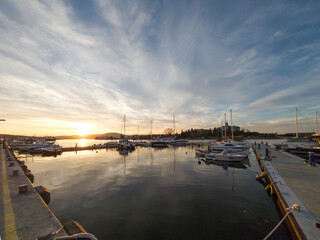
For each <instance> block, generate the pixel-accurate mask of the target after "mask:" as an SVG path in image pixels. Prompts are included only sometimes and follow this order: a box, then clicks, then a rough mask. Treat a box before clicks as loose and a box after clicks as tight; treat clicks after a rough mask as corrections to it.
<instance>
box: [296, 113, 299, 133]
mask: <svg viewBox="0 0 320 240" xmlns="http://www.w3.org/2000/svg"><path fill="white" fill-rule="evenodd" d="M296 138H299V135H298V114H297V107H296Z"/></svg>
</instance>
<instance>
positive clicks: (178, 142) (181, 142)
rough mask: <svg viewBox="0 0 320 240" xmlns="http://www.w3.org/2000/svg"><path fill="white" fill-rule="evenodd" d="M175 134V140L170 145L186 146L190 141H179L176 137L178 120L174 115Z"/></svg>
mask: <svg viewBox="0 0 320 240" xmlns="http://www.w3.org/2000/svg"><path fill="white" fill-rule="evenodd" d="M173 133H174V135H175V136H174V138H173V139H172V140H171V141H170V142H169V144H170V145H174V146H186V145H187V143H188V140H185V139H178V138H177V136H176V119H175V117H174V114H173Z"/></svg>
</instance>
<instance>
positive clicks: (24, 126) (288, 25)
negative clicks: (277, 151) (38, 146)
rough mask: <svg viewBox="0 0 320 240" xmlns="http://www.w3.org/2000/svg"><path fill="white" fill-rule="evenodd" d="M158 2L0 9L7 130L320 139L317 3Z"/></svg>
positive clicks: (1, 105) (9, 4) (6, 5)
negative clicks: (245, 133) (315, 134)
mask: <svg viewBox="0 0 320 240" xmlns="http://www.w3.org/2000/svg"><path fill="white" fill-rule="evenodd" d="M160 2H161V1H160ZM160 2H158V1H140V0H138V1H0V35H1V38H0V49H1V50H0V56H1V57H0V82H1V86H0V96H1V99H0V109H1V111H0V118H4V119H6V121H5V122H1V124H0V133H8V134H17V135H20V134H28V135H55V136H58V135H74V134H77V135H81V136H84V135H87V134H98V133H106V132H118V133H120V132H121V129H122V124H123V116H124V114H126V116H127V126H126V133H127V134H135V133H136V132H137V126H138V125H139V126H140V134H147V133H148V132H149V131H150V121H151V119H153V126H152V127H153V130H152V131H153V133H162V132H163V131H164V130H165V129H166V128H170V127H172V114H175V115H176V123H177V124H176V126H177V127H178V128H179V129H185V130H186V129H188V128H214V127H219V126H220V124H221V120H223V116H224V113H226V112H229V109H232V110H233V123H234V124H236V125H238V126H241V127H244V128H246V129H249V130H254V131H262V132H264V131H266V132H270V131H271V132H279V133H285V132H294V131H295V110H294V108H295V107H298V116H299V120H300V121H299V131H302V132H310V131H313V130H314V115H315V111H318V112H319V111H320V110H319V108H320V105H319V102H320V94H319V91H320V81H319V76H320V72H319V69H320V68H319V59H320V52H319V48H320V44H319V41H318V39H319V37H318V35H319V33H318V31H317V26H319V25H320V15H319V11H320V7H319V4H317V3H312V2H309V3H308V2H304V1H297V2H292V1H283V2H282V3H281V4H278V5H277V4H276V3H273V2H270V1H252V2H251V3H250V4H243V3H241V2H235V3H232V4H231V3H230V4H226V5H225V4H224V3H223V1H221V2H219V1H191V2H190V3H188V4H187V3H186V2H184V1H168V2H167V3H166V4H164V3H163V4H160ZM177 9H179V11H177ZM239 9H241V11H239ZM288 9H290V11H289V10H288ZM9 10H10V11H9ZM283 13H285V14H283ZM26 99H27V101H26ZM53 113H54V114H53ZM227 121H228V122H230V116H229V115H228V116H227ZM79 122H80V123H81V124H82V123H83V124H84V125H85V126H78V124H77V123H79ZM90 126H91V127H90Z"/></svg>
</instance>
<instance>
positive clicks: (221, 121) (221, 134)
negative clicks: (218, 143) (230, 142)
mask: <svg viewBox="0 0 320 240" xmlns="http://www.w3.org/2000/svg"><path fill="white" fill-rule="evenodd" d="M221 139H223V120H221Z"/></svg>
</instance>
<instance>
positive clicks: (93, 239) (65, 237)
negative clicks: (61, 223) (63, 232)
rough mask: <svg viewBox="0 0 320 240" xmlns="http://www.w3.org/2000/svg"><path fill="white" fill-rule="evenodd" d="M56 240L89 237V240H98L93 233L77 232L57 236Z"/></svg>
mask: <svg viewBox="0 0 320 240" xmlns="http://www.w3.org/2000/svg"><path fill="white" fill-rule="evenodd" d="M56 239H57V240H74V239H89V240H98V239H97V238H96V237H95V236H94V235H92V234H91V233H79V234H74V235H70V236H62V237H57V238H56Z"/></svg>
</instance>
